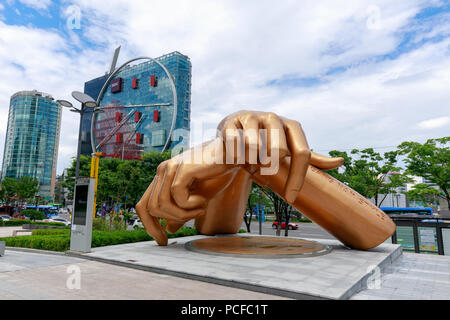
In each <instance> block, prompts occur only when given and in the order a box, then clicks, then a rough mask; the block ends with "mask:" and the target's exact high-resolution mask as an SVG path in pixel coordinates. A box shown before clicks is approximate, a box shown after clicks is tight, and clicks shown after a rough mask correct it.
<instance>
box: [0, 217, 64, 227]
mask: <svg viewBox="0 0 450 320" xmlns="http://www.w3.org/2000/svg"><path fill="white" fill-rule="evenodd" d="M24 224H35V225H39V226H52V227H65V226H66V225H65V224H64V223H61V222H43V221H32V220H24V219H11V220H5V221H3V220H0V227H18V226H22V225H24Z"/></svg>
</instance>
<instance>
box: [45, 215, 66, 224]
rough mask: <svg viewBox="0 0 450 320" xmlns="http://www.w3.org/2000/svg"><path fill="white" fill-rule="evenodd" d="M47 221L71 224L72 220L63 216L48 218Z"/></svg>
mask: <svg viewBox="0 0 450 320" xmlns="http://www.w3.org/2000/svg"><path fill="white" fill-rule="evenodd" d="M45 222H59V223H64V224H65V225H66V226H70V224H71V223H70V221H67V220H66V219H63V218H58V217H55V218H52V219H46V220H45Z"/></svg>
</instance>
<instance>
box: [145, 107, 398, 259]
mask: <svg viewBox="0 0 450 320" xmlns="http://www.w3.org/2000/svg"><path fill="white" fill-rule="evenodd" d="M224 150H225V151H224ZM342 163H343V159H342V158H329V157H325V156H322V155H319V154H316V153H314V152H310V150H309V147H308V143H307V141H306V138H305V134H304V132H303V130H302V128H301V125H300V123H298V122H297V121H294V120H290V119H286V118H283V117H280V116H277V115H276V114H274V113H270V112H257V111H240V112H237V113H234V114H231V115H230V116H228V117H226V118H225V119H223V120H222V122H221V123H220V124H219V126H218V137H217V138H216V139H215V140H212V141H208V142H205V143H203V144H202V145H201V146H199V147H196V148H192V149H190V150H188V151H186V152H184V153H182V154H179V155H177V156H175V157H173V158H172V159H170V160H167V161H164V162H162V163H161V164H160V165H159V166H158V169H157V173H156V176H155V177H154V179H153V181H152V183H151V184H150V185H149V187H148V188H147V190H146V191H145V193H144V195H143V196H142V198H141V200H140V201H139V203H138V204H137V205H136V211H137V213H138V215H139V217H140V219H141V221H142V223H143V225H144V227H145V229H146V230H147V232H148V233H149V234H150V235H151V236H152V237H153V238H154V239H155V240H156V242H157V243H158V244H159V245H163V246H164V245H167V242H168V238H167V234H166V232H165V230H164V228H163V227H162V225H161V224H160V223H159V218H163V219H165V220H166V225H165V228H166V230H167V231H168V232H169V233H174V232H176V231H177V230H178V229H179V228H181V227H182V226H183V225H184V224H185V223H186V222H187V221H189V220H191V219H195V227H196V228H197V230H198V231H199V232H200V233H201V234H204V235H214V234H224V233H229V234H232V233H236V232H238V230H239V228H240V227H241V225H242V221H243V217H244V214H245V210H246V204H247V199H248V196H249V193H250V189H251V185H252V181H254V182H255V183H257V184H258V185H260V186H264V187H265V186H267V187H269V188H270V189H271V190H273V191H274V192H276V193H277V194H278V195H280V196H281V197H282V198H283V199H285V200H286V201H287V202H288V203H290V204H291V205H292V206H294V207H295V208H296V209H297V210H299V211H300V212H301V213H302V214H304V215H305V216H307V217H308V218H309V219H311V220H312V221H313V222H315V223H317V224H318V225H320V226H321V227H322V228H324V229H325V230H327V231H328V232H329V233H331V234H332V235H334V236H335V237H336V238H337V239H339V240H340V241H341V242H342V243H344V244H345V245H347V246H349V247H352V248H355V249H362V250H367V249H370V248H373V247H376V246H378V245H379V244H380V243H382V242H383V241H385V240H386V239H387V238H388V237H390V236H391V235H392V234H393V233H394V231H395V224H394V223H393V222H392V220H391V219H390V218H389V217H388V216H387V215H386V214H385V213H384V212H383V211H381V210H380V209H378V208H377V207H376V206H375V205H373V204H372V203H371V202H370V201H368V200H367V199H366V198H364V197H363V196H361V195H360V194H358V193H357V192H356V191H354V190H352V189H351V188H349V187H347V186H346V185H344V184H342V183H341V182H339V181H337V180H336V179H334V178H333V177H331V176H329V175H328V174H327V173H325V172H323V171H322V170H320V169H333V168H337V167H339V166H340V165H342Z"/></svg>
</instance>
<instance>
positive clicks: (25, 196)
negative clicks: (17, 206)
mask: <svg viewBox="0 0 450 320" xmlns="http://www.w3.org/2000/svg"><path fill="white" fill-rule="evenodd" d="M38 192H39V182H38V181H37V180H36V179H35V178H32V177H21V178H20V179H19V181H17V184H16V193H17V197H18V199H19V201H20V202H21V203H22V204H23V202H24V201H27V200H29V199H33V198H34V197H35V195H36V193H38Z"/></svg>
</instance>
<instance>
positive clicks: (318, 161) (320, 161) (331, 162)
mask: <svg viewBox="0 0 450 320" xmlns="http://www.w3.org/2000/svg"><path fill="white" fill-rule="evenodd" d="M310 163H311V164H312V165H313V166H315V167H317V168H320V169H325V170H330V169H336V168H339V167H340V166H342V164H343V163H344V158H342V157H336V158H333V157H327V156H323V155H321V154H318V153H315V152H311V161H310Z"/></svg>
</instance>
